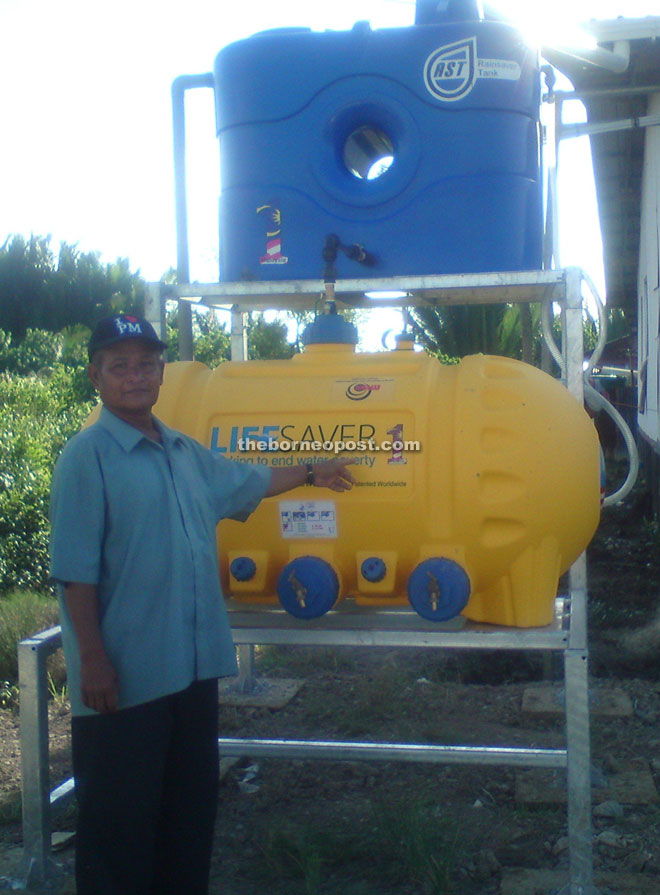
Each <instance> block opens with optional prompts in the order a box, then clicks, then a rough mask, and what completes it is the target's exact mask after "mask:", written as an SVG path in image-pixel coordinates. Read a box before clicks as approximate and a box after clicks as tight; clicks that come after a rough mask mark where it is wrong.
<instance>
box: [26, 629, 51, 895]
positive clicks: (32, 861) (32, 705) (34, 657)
mask: <svg viewBox="0 0 660 895" xmlns="http://www.w3.org/2000/svg"><path fill="white" fill-rule="evenodd" d="M48 653H49V649H48V646H47V644H45V643H44V642H43V641H41V640H38V639H35V640H24V641H22V642H21V643H19V645H18V682H19V688H20V736H21V772H22V783H23V855H24V857H23V861H24V868H23V869H24V873H25V881H26V884H28V885H31V884H35V883H43V882H46V881H47V880H48V879H52V878H53V877H54V876H56V875H57V864H56V863H55V862H54V861H53V860H52V858H51V857H50V844H51V843H50V832H51V831H50V781H49V770H48V703H47V698H46V693H47V688H46V659H47V657H48Z"/></svg>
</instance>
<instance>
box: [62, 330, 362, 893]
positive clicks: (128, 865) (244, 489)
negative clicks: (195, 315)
mask: <svg viewBox="0 0 660 895" xmlns="http://www.w3.org/2000/svg"><path fill="white" fill-rule="evenodd" d="M163 348H165V345H164V343H163V342H161V341H160V340H159V339H158V336H157V335H156V332H155V331H154V329H153V327H152V326H151V325H150V324H149V323H148V322H147V321H146V320H142V319H140V318H135V317H129V316H127V315H124V314H119V315H116V316H114V317H111V318H106V319H104V320H102V321H100V323H99V324H98V325H97V327H96V328H95V330H94V332H93V334H92V337H91V339H90V343H89V358H90V364H89V368H88V372H89V376H90V378H91V380H92V382H93V383H94V385H95V387H96V388H97V389H98V391H99V394H100V398H101V401H102V404H103V406H102V409H101V413H100V416H99V419H98V421H97V422H96V423H94V424H93V425H92V426H90V427H89V428H87V429H84V430H83V431H82V432H80V433H78V434H77V435H76V436H74V437H73V438H72V439H71V440H70V441H69V443H68V444H67V445H66V447H65V449H64V451H63V452H62V455H61V457H60V459H59V460H58V462H57V464H56V468H55V472H54V475H53V490H52V500H51V522H52V535H51V554H52V565H51V574H52V577H53V578H54V579H55V580H56V581H57V582H58V584H59V590H60V598H61V620H62V634H63V642H64V650H65V654H66V660H67V669H68V679H69V693H70V698H71V709H72V715H73V718H72V748H73V767H74V776H75V780H76V795H77V799H78V807H79V819H78V830H77V840H76V841H77V851H76V882H77V892H78V895H170V893H171V895H175V893H176V895H184V893H185V895H204V893H206V892H207V890H208V875H209V867H210V858H211V843H212V835H213V825H214V821H215V814H216V806H217V796H218V750H217V678H218V677H220V676H223V675H230V674H234V673H235V672H236V658H235V650H234V648H233V644H232V639H231V631H230V629H229V623H228V619H227V614H226V610H225V607H224V602H223V599H222V594H221V592H220V584H219V576H218V564H217V549H216V540H215V538H216V525H217V523H218V522H219V520H220V519H222V518H225V517H231V518H234V519H239V520H244V519H246V518H247V516H248V515H249V514H250V513H251V512H252V511H253V510H254V509H255V507H256V506H257V504H258V503H259V502H260V500H261V499H262V498H263V497H268V496H271V495H274V494H280V493H282V492H284V491H287V490H289V489H291V488H294V487H297V486H299V485H302V484H304V483H305V482H306V481H308V480H309V479H312V480H313V482H310V483H313V484H315V485H317V486H322V487H323V486H325V487H328V488H331V489H333V490H335V491H344V490H346V489H348V488H350V487H351V486H352V483H353V481H354V480H353V477H352V476H351V474H350V472H349V471H348V469H347V468H346V466H347V464H346V462H343V461H341V460H331V461H328V462H325V463H321V464H318V465H316V466H315V467H313V473H312V472H311V471H310V470H311V469H312V467H310V468H309V470H308V469H307V468H306V467H304V466H302V467H297V468H295V467H288V468H286V469H284V468H282V469H280V468H278V469H269V468H268V467H262V466H252V465H248V464H241V463H234V462H231V461H229V460H226V459H225V458H223V457H221V456H216V455H214V454H212V453H211V452H210V451H208V450H207V449H206V448H204V447H202V445H200V444H199V443H198V442H196V441H194V440H193V439H192V438H189V437H187V436H185V435H182V434H181V433H179V432H176V431H173V430H171V429H169V428H168V427H166V426H164V425H163V423H161V422H160V421H159V420H157V419H156V418H155V417H154V416H152V413H151V409H152V407H153V405H154V404H155V403H156V400H157V398H158V393H159V390H160V386H161V384H162V381H163V362H162V360H161V351H162V350H163Z"/></svg>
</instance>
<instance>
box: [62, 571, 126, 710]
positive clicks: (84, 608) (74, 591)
mask: <svg viewBox="0 0 660 895" xmlns="http://www.w3.org/2000/svg"><path fill="white" fill-rule="evenodd" d="M64 598H65V601H66V607H67V610H68V612H69V617H70V618H71V624H72V625H73V630H74V632H75V635H76V640H77V641H78V652H79V653H80V690H81V695H82V701H83V704H84V705H86V706H87V707H88V708H90V709H94V711H96V712H101V713H106V712H114V711H116V709H117V705H118V703H119V681H118V678H117V673H116V671H115V669H114V667H113V665H112V663H111V662H110V659H109V658H108V655H107V653H106V651H105V646H104V644H103V639H102V637H101V625H100V623H99V605H98V599H97V594H96V586H95V585H94V584H83V583H82V582H79V581H78V582H76V581H70V582H68V583H67V584H66V585H65V588H64Z"/></svg>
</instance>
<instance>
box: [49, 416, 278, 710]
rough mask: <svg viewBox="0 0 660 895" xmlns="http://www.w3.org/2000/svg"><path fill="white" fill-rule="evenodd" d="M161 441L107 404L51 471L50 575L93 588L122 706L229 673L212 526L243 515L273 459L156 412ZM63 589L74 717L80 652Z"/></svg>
mask: <svg viewBox="0 0 660 895" xmlns="http://www.w3.org/2000/svg"><path fill="white" fill-rule="evenodd" d="M157 425H158V428H159V430H160V433H161V437H162V443H158V442H155V441H153V440H151V439H149V438H147V437H146V436H145V435H143V434H142V433H141V432H140V431H139V430H138V429H136V428H134V427H133V426H130V425H128V423H125V422H123V420H120V419H119V418H118V417H116V416H115V415H114V414H113V413H111V412H110V411H109V410H107V409H106V408H105V407H104V408H103V409H102V410H101V414H100V417H99V419H98V421H97V422H96V423H94V425H92V426H90V427H89V428H87V429H84V430H83V431H82V432H79V433H78V434H77V435H75V436H74V437H73V438H72V439H71V440H70V441H69V442H68V444H67V445H66V447H65V448H64V450H63V452H62V454H61V456H60V458H59V460H58V461H57V464H56V466H55V471H54V474H53V485H52V495H51V575H52V577H53V578H54V579H55V580H56V581H57V582H59V583H60V584H63V583H64V582H68V581H77V582H83V583H86V584H94V585H96V586H97V588H98V600H99V612H100V617H101V634H102V637H103V641H104V644H105V648H106V650H107V653H108V656H109V658H110V661H111V662H112V663H113V665H114V667H115V670H116V671H117V674H118V677H119V700H120V701H119V707H120V708H127V707H128V706H131V705H139V704H141V703H143V702H148V701H149V700H152V699H157V698H158V697H160V696H165V695H167V694H169V693H175V692H178V691H179V690H183V689H185V688H186V687H187V686H188V685H189V684H190V683H191V682H192V681H193V680H204V679H206V678H212V677H220V676H223V675H229V674H235V673H236V656H235V650H234V648H233V643H232V638H231V630H230V627H229V621H228V617H227V612H226V609H225V605H224V600H223V597H222V592H221V588H220V577H219V569H218V555H217V546H216V526H217V524H218V522H219V521H220V520H221V519H224V518H228V517H229V518H232V519H237V520H241V521H242V520H244V519H246V518H247V517H248V516H249V514H250V513H251V512H252V511H253V510H254V509H255V508H256V506H257V505H258V503H259V501H260V500H261V499H262V497H263V496H264V494H265V492H266V490H267V489H268V486H269V483H270V468H269V467H265V466H264V467H261V466H252V465H248V464H242V463H235V462H232V461H229V460H226V459H225V458H224V457H222V456H220V455H216V454H212V453H211V452H210V451H209V450H207V449H206V448H204V447H203V446H202V445H201V444H199V443H198V442H197V441H195V440H194V439H192V438H189V437H188V436H186V435H182V434H181V433H179V432H175V431H173V430H172V429H168V428H167V427H166V426H164V425H163V424H162V423H161V422H160V421H157ZM59 590H60V611H61V623H62V637H63V643H64V651H65V655H66V660H67V674H68V688H69V694H70V698H71V710H72V713H73V714H74V715H83V714H94V712H93V711H92V710H91V709H88V708H86V707H85V706H83V704H82V701H81V696H80V658H79V655H78V648H77V642H76V638H75V636H74V632H73V628H72V625H71V620H70V618H69V615H68V612H67V609H66V604H65V601H64V599H63V587H60V588H59Z"/></svg>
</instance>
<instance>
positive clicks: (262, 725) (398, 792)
mask: <svg viewBox="0 0 660 895" xmlns="http://www.w3.org/2000/svg"><path fill="white" fill-rule="evenodd" d="M644 509H645V507H644V506H643V505H642V504H640V503H639V500H638V498H633V499H631V500H629V501H627V502H626V503H625V504H624V505H623V506H620V507H617V508H614V509H609V510H606V511H605V513H604V516H603V522H602V523H601V526H600V528H599V531H598V533H597V535H596V537H595V539H594V541H593V543H592V545H591V547H590V548H589V589H590V671H591V676H592V685H593V691H594V693H596V694H597V693H598V692H602V691H609V690H612V689H614V690H616V691H618V692H619V693H621V694H623V695H624V696H627V697H629V700H630V706H631V707H632V708H631V714H630V716H629V717H626V718H624V719H621V718H607V717H604V716H602V715H600V714H599V713H598V712H597V711H596V710H594V713H593V715H592V719H591V735H592V765H593V774H592V782H593V784H594V789H593V803H594V808H595V812H594V830H593V832H594V860H595V865H596V868H597V869H598V871H618V872H626V873H630V874H638V875H639V877H638V878H644V879H645V880H648V882H649V883H650V884H651V886H652V883H653V881H656V882H657V891H660V823H659V821H660V805H659V803H658V802H657V793H656V791H655V788H654V785H653V784H654V783H655V785H656V786H658V788H659V789H660V662H659V655H660V615H659V614H658V607H659V606H660V551H659V550H658V533H659V529H658V526H657V524H656V523H652V522H649V521H647V519H645V516H644ZM549 670H550V669H549V666H548V664H547V663H545V664H544V662H543V657H542V656H541V655H540V654H538V653H534V654H533V653H524V654H521V653H509V652H505V653H499V652H489V653H481V652H475V651H470V652H464V651H461V652H458V651H456V652H454V651H447V650H443V651H441V652H438V651H431V650H403V649H397V650H391V649H388V650H384V649H382V648H380V649H373V650H370V649H366V648H365V649H354V648H337V649H335V650H329V649H318V648H294V647H280V648H274V647H273V648H267V649H263V650H261V651H260V652H258V655H257V674H258V677H259V678H260V679H262V680H265V681H274V680H276V679H287V680H289V679H296V680H298V681H301V682H302V686H301V688H300V690H299V691H298V692H297V694H296V695H295V696H294V697H293V698H292V699H291V700H290V701H289V703H288V704H287V705H286V706H284V707H283V708H280V709H271V708H264V707H259V706H251V707H250V706H239V707H235V706H223V707H222V708H221V712H220V718H219V730H220V734H221V735H223V736H232V737H273V738H288V739H298V738H299V739H321V740H373V741H390V742H411V743H448V744H479V745H493V746H496V745H502V746H516V745H520V746H527V747H540V748H552V747H555V746H559V747H560V746H562V745H564V742H565V739H564V724H563V717H561V716H558V717H556V718H554V719H553V718H550V719H547V718H546V719H544V718H540V717H538V716H535V715H530V714H529V713H526V712H524V711H523V694H524V693H525V691H526V690H527V689H528V688H529V687H531V686H539V685H543V684H547V685H548V686H549V685H551V682H550V681H549V680H548V678H547V675H548V672H549ZM559 683H560V682H559V681H558V682H557V683H556V686H559ZM596 703H597V700H596ZM69 720H70V719H69V714H68V706H67V704H66V701H63V700H61V699H56V700H54V701H53V702H52V703H51V705H50V756H51V781H52V783H53V785H55V784H57V783H59V782H61V781H62V780H63V779H66V778H67V777H68V776H69V775H70V760H69ZM18 734H19V730H18V715H17V713H16V712H15V710H0V890H2V888H3V886H4V888H5V889H8V888H10V885H11V883H10V879H11V878H12V877H11V866H12V865H11V863H10V858H11V857H13V858H15V857H16V855H17V854H18V849H19V847H20V844H21V826H20V753H19V742H18ZM227 764H228V762H227ZM223 771H225V775H224V777H223V785H222V788H221V798H220V805H219V817H218V823H217V834H216V839H215V848H214V859H213V871H212V884H211V893H212V895H220V893H222V895H255V893H261V892H263V891H268V892H269V893H272V895H297V893H304V895H314V893H318V895H395V893H396V895H443V893H447V895H449V893H459V892H460V893H461V895H489V893H493V895H494V893H500V892H501V891H502V889H501V886H502V879H503V876H504V875H505V874H506V872H507V870H508V869H509V868H514V867H517V868H520V867H523V868H534V869H539V870H555V869H560V870H564V871H565V868H566V867H567V864H568V850H567V839H566V836H567V824H566V810H565V805H562V804H557V803H555V802H553V797H552V793H553V792H555V791H558V792H561V791H562V789H563V779H559V780H555V781H554V782H555V783H557V787H556V790H555V789H553V786H552V783H553V781H552V780H544V779H541V780H540V781H539V778H538V776H537V777H536V778H535V783H536V791H537V792H539V793H541V797H540V799H539V801H538V802H537V803H534V804H530V803H528V802H525V801H521V800H520V799H519V798H517V794H518V795H519V794H520V788H521V786H522V785H524V782H525V776H524V775H530V774H535V775H538V774H539V773H541V774H542V773H544V772H538V771H529V770H525V771H515V770H513V769H506V768H503V769H501V768H496V767H493V768H491V767H484V766H478V765H474V766H462V765H447V766H443V765H430V764H412V763H403V762H376V761H373V762H372V761H367V762H349V761H341V762H330V761H313V760H304V761H303V760H295V761H294V760H280V759H267V760H259V759H257V760H254V759H251V758H245V759H241V760H239V761H238V762H236V763H234V764H233V765H231V766H230V767H228V768H226V767H225V763H223ZM545 773H546V774H548V772H545ZM625 773H629V774H631V775H632V778H634V779H635V780H637V781H639V780H644V781H646V785H647V789H646V791H645V793H644V794H643V795H642V796H641V797H639V798H638V797H637V796H635V795H634V794H633V795H632V796H631V795H626V793H625V792H624V791H617V792H615V793H614V795H613V794H612V789H611V787H610V783H611V781H612V780H614V779H615V778H618V777H619V776H620V775H621V774H624V775H625ZM562 777H563V775H562ZM608 787H609V788H608ZM654 799H655V801H654ZM74 812H75V809H74V807H73V806H71V807H69V808H65V809H62V810H59V811H58V812H57V813H56V815H55V818H54V829H55V830H57V831H66V830H71V829H73V825H74V821H75V816H74ZM56 857H57V858H58V860H59V861H61V863H62V866H63V868H64V871H65V877H64V889H63V891H65V892H67V893H69V892H70V893H73V892H74V891H75V890H74V888H73V883H72V881H71V878H70V872H71V867H72V862H73V850H72V848H71V847H70V846H69V847H68V848H66V849H65V850H63V851H62V852H60V853H59V854H58V855H57V856H56ZM3 876H4V880H3ZM653 890H654V889H653V887H652V888H651V889H649V891H653ZM531 891H533V890H531V889H530V892H531ZM537 891H539V890H537ZM602 891H603V892H604V893H605V890H604V889H603V890H602ZM182 895H184V893H182ZM608 895H609V893H608ZM611 895H614V892H613V891H612V892H611ZM617 895H618V893H617Z"/></svg>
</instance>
